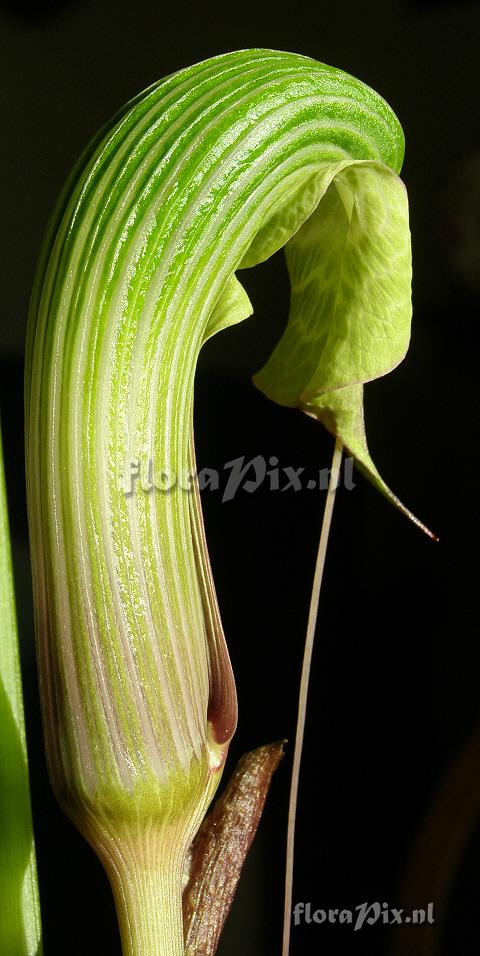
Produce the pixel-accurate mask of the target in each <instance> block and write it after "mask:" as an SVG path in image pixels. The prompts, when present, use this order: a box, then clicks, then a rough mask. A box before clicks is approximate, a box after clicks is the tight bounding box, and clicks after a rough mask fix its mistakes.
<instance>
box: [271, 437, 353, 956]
mask: <svg viewBox="0 0 480 956" xmlns="http://www.w3.org/2000/svg"><path fill="white" fill-rule="evenodd" d="M342 451H343V445H342V443H341V441H340V439H339V438H337V439H336V441H335V448H334V452H333V459H332V468H331V471H330V480H329V484H328V491H327V499H326V502H325V510H324V513H323V522H322V530H321V532H320V541H319V545H318V553H317V562H316V565H315V574H314V577H313V585H312V594H311V598H310V610H309V615H308V624H307V633H306V637H305V650H304V653H303V664H302V676H301V679H300V691H299V695H298V714H297V728H296V733H295V750H294V754H293V767H292V779H291V784H290V801H289V806H288V829H287V854H286V866H285V909H284V917H283V943H282V956H288V953H289V947H290V921H291V911H292V889H293V861H294V847H295V818H296V814H297V799H298V783H299V777H300V764H301V761H302V750H303V738H304V733H305V719H306V713H307V698H308V682H309V677H310V668H311V662H312V652H313V643H314V639H315V627H316V623H317V613H318V600H319V596H320V587H321V584H322V578H323V569H324V567H325V555H326V552H327V544H328V535H329V532H330V524H331V521H332V513H333V505H334V503H335V492H336V490H337V486H338V479H339V473H340V464H341V461H342Z"/></svg>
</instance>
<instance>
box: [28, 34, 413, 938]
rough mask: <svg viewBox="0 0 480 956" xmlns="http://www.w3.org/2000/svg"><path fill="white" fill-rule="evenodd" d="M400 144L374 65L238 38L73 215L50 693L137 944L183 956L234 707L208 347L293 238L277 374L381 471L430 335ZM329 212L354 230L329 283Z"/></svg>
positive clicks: (42, 304) (35, 518)
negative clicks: (385, 424)
mask: <svg viewBox="0 0 480 956" xmlns="http://www.w3.org/2000/svg"><path fill="white" fill-rule="evenodd" d="M402 156H403V136H402V132H401V129H400V126H399V124H398V121H397V119H396V117H395V116H394V114H393V113H392V111H391V110H390V108H389V107H388V106H387V104H386V103H385V102H384V101H383V100H382V99H381V97H379V96H378V95H377V94H376V93H375V92H373V91H372V90H371V89H369V88H368V87H366V86H365V85H364V84H362V83H361V82H359V81H358V80H355V79H353V78H352V77H350V76H347V75H346V74H345V73H343V72H341V71H340V70H337V69H333V68H331V67H328V66H324V65H322V64H320V63H317V62H315V61H313V60H311V59H308V58H306V57H302V56H297V55H294V54H288V53H279V52H274V51H268V50H253V51H242V52H239V53H233V54H229V55H224V56H219V57H216V58H214V59H211V60H207V61H205V62H203V63H200V64H198V65H196V66H194V67H191V68H189V69H185V70H182V71H180V72H179V73H176V74H175V75H173V76H170V77H168V78H167V79H164V80H162V81H160V82H158V83H156V84H155V85H154V86H152V87H151V88H150V89H148V90H147V91H146V92H145V93H143V94H141V95H140V96H138V97H137V98H136V99H135V100H133V101H132V102H131V103H129V104H127V106H126V107H125V108H124V109H123V110H122V111H121V112H120V113H119V114H118V115H117V116H116V117H115V118H114V119H113V120H112V121H111V123H110V124H108V125H107V127H105V128H104V129H103V130H102V131H101V132H100V133H99V134H98V136H97V137H96V139H95V140H94V141H93V143H92V144H91V145H90V146H89V148H88V149H87V150H86V151H85V153H84V155H83V156H82V157H81V159H80V161H79V162H78V164H77V166H76V167H75V169H74V171H73V173H72V176H71V177H70V180H69V181H68V183H67V185H66V187H65V189H64V192H63V194H62V196H61V198H60V200H59V202H58V204H57V208H56V211H55V213H54V215H53V218H52V221H51V224H50V227H49V230H48V234H47V237H46V240H45V243H44V247H43V251H42V255H41V260H40V264H39V267H38V272H37V278H36V284H35V289H34V295H33V301H32V309H31V320H30V326H29V338H28V350H27V380H26V412H27V484H28V504H29V520H30V530H31V542H32V555H33V574H34V590H35V600H36V618H37V643H38V655H39V669H40V682H41V697H42V706H43V715H44V725H45V735H46V742H47V751H48V761H49V770H50V775H51V779H52V782H53V786H54V789H55V791H56V793H57V794H58V796H59V799H60V800H61V801H62V803H63V805H64V806H65V808H66V809H67V811H68V812H69V813H70V815H71V816H72V817H73V818H74V819H75V820H76V822H77V823H78V825H79V826H80V828H81V829H82V831H83V832H84V834H85V835H86V836H87V838H88V839H89V840H90V841H91V842H92V843H93V844H94V845H95V846H96V849H97V852H98V853H99V854H100V856H101V857H102V859H103V861H104V863H105V865H106V867H107V870H108V872H109V875H110V878H111V881H112V885H113V887H114V891H115V893H116V897H117V905H118V909H119V915H120V922H121V928H122V936H123V945H124V951H125V952H132V953H140V952H141V953H142V954H143V956H146V954H147V953H159V954H160V953H162V954H163V956H165V954H178V953H181V952H182V944H181V928H180V923H181V910H180V899H181V893H180V884H179V881H180V880H181V869H182V866H183V859H184V855H185V852H186V849H187V847H188V844H189V843H190V841H191V839H192V836H193V834H194V832H195V831H196V829H197V828H198V825H199V822H200V819H201V818H202V816H203V814H204V812H205V809H206V806H207V804H208V802H209V800H210V799H211V796H212V794H213V791H214V789H215V787H216V784H217V782H218V779H219V775H220V772H221V767H222V765H223V761H224V757H225V752H226V748H227V746H228V741H229V739H230V737H231V735H232V733H233V730H234V726H235V720H236V701H235V690H234V684H233V679H232V675H231V671H230V665H229V661H228V654H227V651H226V648H225V643H224V638H223V634H222V630H221V624H220V617H219V614H218V608H217V605H216V600H215V594H214V589H213V584H212V578H211V573H210V569H209V564H208V556H207V552H206V547H205V541H204V533H203V524H202V518H201V511H200V504H199V498H198V495H197V494H195V493H188V492H186V491H185V490H184V488H185V485H186V484H187V485H188V475H189V474H190V473H191V472H193V471H194V454H193V450H192V449H193V445H192V441H191V428H192V417H193V409H192V403H193V380H194V373H195V366H196V361H197V356H198V353H199V350H200V348H201V346H202V344H203V342H204V341H205V340H206V339H207V338H208V337H209V336H210V335H212V334H214V333H215V332H217V331H219V330H220V329H222V328H224V327H226V326H228V325H230V324H232V323H234V322H238V321H240V320H242V319H244V318H246V317H247V316H248V315H249V314H250V312H251V306H250V303H249V301H248V298H247V296H246V294H245V292H244V290H243V289H242V287H241V285H240V283H239V282H238V280H237V279H236V276H235V272H236V270H237V269H239V268H240V267H242V266H244V267H246V266H251V265H254V264H255V263H257V262H260V261H262V260H263V259H266V258H267V257H268V256H269V255H271V254H272V253H273V252H275V251H276V250H277V249H279V248H280V247H281V246H283V245H285V243H287V242H288V241H289V240H290V239H291V237H295V239H292V243H293V245H292V252H291V258H290V259H289V268H290V271H291V275H292V286H293V290H292V294H293V298H292V309H293V313H292V316H291V322H290V325H289V330H290V331H289V330H287V333H288V335H287V333H286V335H287V338H286V339H285V342H286V347H284V346H282V344H280V346H279V349H280V352H279V354H278V356H277V357H275V355H274V357H273V359H272V362H273V367H272V368H270V367H269V366H267V368H266V369H265V370H264V372H263V373H262V374H261V375H260V376H259V379H258V384H259V386H260V387H262V388H264V390H265V391H266V392H267V394H272V395H273V397H277V398H278V400H279V401H282V402H285V403H287V404H297V405H298V406H299V407H302V408H304V409H305V410H306V411H307V412H308V413H309V414H312V413H314V414H315V413H316V411H315V410H316V408H317V405H318V409H317V411H318V417H320V418H322V420H324V421H326V423H327V425H329V427H331V426H332V421H334V426H333V427H334V430H335V428H336V429H337V431H339V432H340V434H341V437H342V440H343V441H344V443H345V444H347V446H348V444H349V435H351V444H352V446H354V448H353V450H354V453H355V454H357V457H358V458H359V459H360V460H362V456H363V460H364V464H365V461H366V460H367V459H368V452H367V451H366V445H365V447H363V445H362V435H363V432H362V429H361V427H360V425H361V414H360V413H361V402H360V397H359V389H360V392H361V385H359V383H361V382H362V381H365V380H366V379H367V378H372V377H374V376H375V375H376V374H381V373H383V372H385V371H386V370H387V369H388V368H390V367H392V365H394V364H396V363H397V362H398V361H399V360H400V358H401V357H402V356H403V354H404V352H405V350H406V347H407V342H408V329H409V321H410V271H409V261H410V260H409V248H410V247H409V234H408V218H407V217H406V200H405V191H404V189H403V187H402V185H401V183H400V181H399V180H398V178H397V175H396V174H397V173H398V171H399V169H400V165H401V162H402ZM323 210H325V217H326V220H328V221H330V220H332V219H334V218H335V217H336V216H337V218H338V224H339V226H338V230H337V232H336V233H335V236H334V238H333V239H332V247H331V249H330V250H327V251H329V254H331V265H332V268H333V269H334V272H333V273H329V276H328V283H327V286H326V287H325V288H326V291H325V290H324V292H325V294H324V292H322V283H321V281H320V279H321V276H322V272H321V269H322V266H321V265H320V264H319V263H318V262H317V258H318V256H317V255H316V253H315V248H316V240H315V237H316V235H318V237H319V240H318V241H319V249H323V248H324V246H325V243H324V241H323V239H324V237H323V233H322V228H323V227H322V222H323V219H322V211H323ZM382 236H383V237H384V239H385V242H386V249H387V252H386V253H385V252H384V253H382V252H381V244H382V241H383V240H382ZM303 247H305V248H306V249H307V251H306V253H305V258H304V259H302V255H303V253H302V248H303ZM392 250H393V252H394V256H393V258H394V262H393V264H392V263H391V259H392ZM302 261H303V262H304V267H302ZM302 268H303V272H302ZM319 270H320V272H319ZM335 270H336V271H335ZM392 276H394V279H393V291H392ZM319 277H320V278H319ZM350 295H352V296H353V299H354V301H355V302H356V303H357V305H359V306H360V311H359V313H358V317H357V318H358V321H357V324H356V325H355V321H354V316H353V315H352V309H349V308H348V307H347V306H348V302H346V301H345V300H346V299H348V298H349V296H350ZM368 297H370V299H371V300H372V301H374V303H375V308H374V309H373V310H370V312H369V308H368V301H367V299H368ZM353 311H354V310H353ZM292 335H293V338H292V337H291V336H292ZM352 335H353V338H352ZM289 337H290V338H289ZM352 343H353V344H352ZM366 353H368V356H367V360H366V361H363V360H364V359H365V355H366ZM335 354H337V355H339V356H341V363H340V366H339V373H338V375H337V376H336V375H335V371H334V366H335ZM359 354H361V356H362V361H361V363H360V370H359V369H358V368H357V367H356V366H355V362H356V360H357V358H358V355H359ZM375 355H376V356H377V358H376V359H375ZM289 356H290V357H289ZM322 362H326V367H327V368H328V375H327V376H326V380H325V382H323V381H322V368H323V366H322ZM332 369H333V370H332ZM262 376H263V377H262ZM284 379H285V383H284ZM352 383H354V384H353V385H352ZM351 385H352V387H353V392H352V391H350V392H349V391H348V387H350V386H351ZM337 393H338V394H342V398H341V400H340V401H338V400H337V399H335V398H332V401H331V403H330V406H331V407H330V406H329V399H328V396H329V395H330V396H332V395H333V396H335V395H336V394H337ZM316 403H317V405H316ZM352 403H353V404H352ZM359 403H360V404H359ZM337 406H338V407H337ZM332 409H333V410H332ZM352 422H353V425H354V428H353V432H352V429H351V428H350V432H349V427H350V426H351V425H352ZM355 443H356V444H355ZM123 871H125V873H126V875H124V876H123V877H122V872H123ZM159 871H160V876H159ZM172 873H174V875H173V876H172V875H171V874H172ZM119 874H120V875H119ZM145 900H147V901H148V900H150V901H152V900H153V902H152V905H151V906H150V905H145ZM139 912H140V913H143V916H140V917H139V915H138V914H139ZM142 919H143V924H142ZM165 927H166V928H165ZM152 940H154V942H152Z"/></svg>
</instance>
